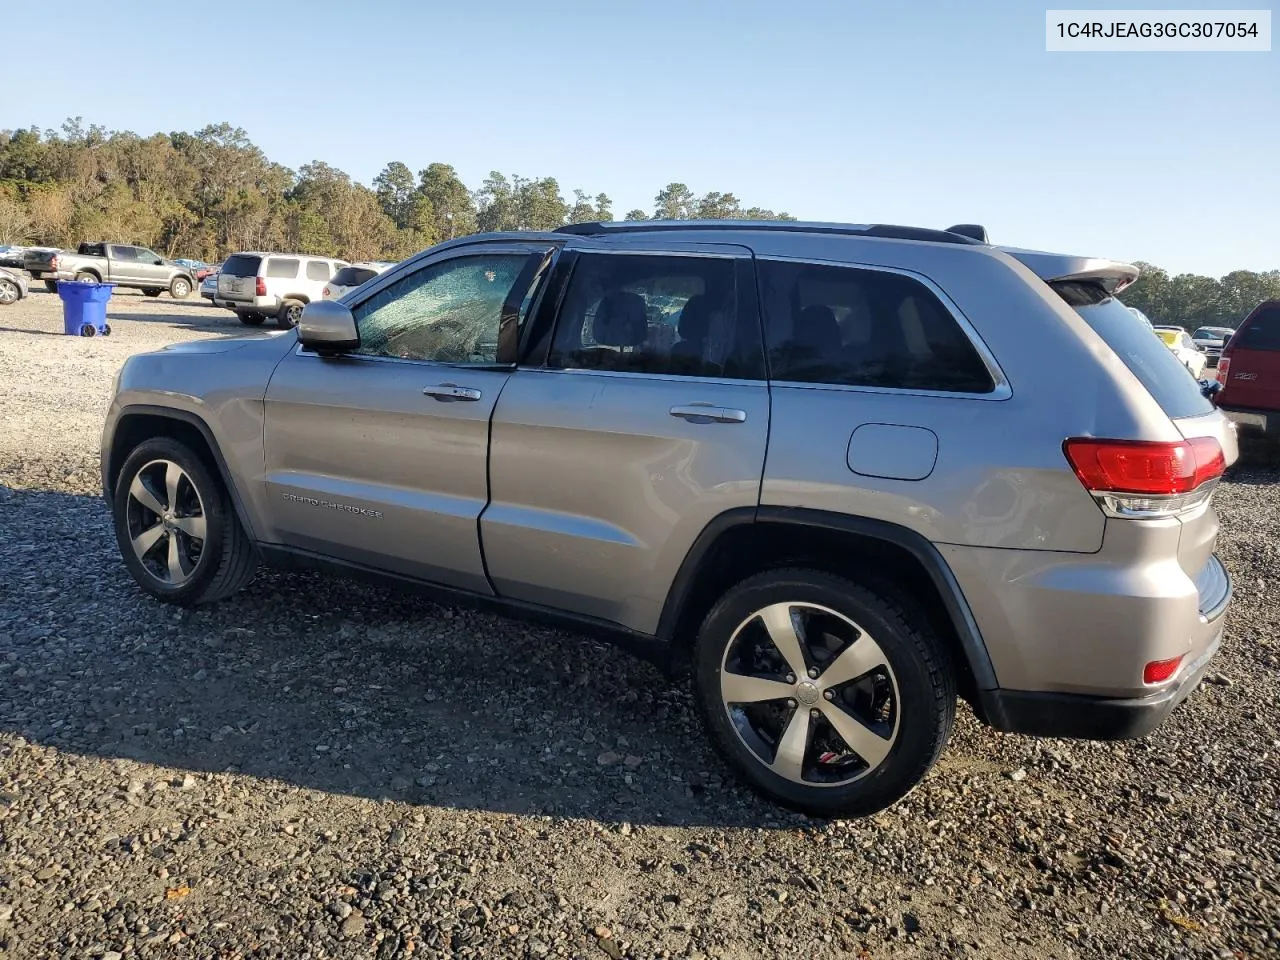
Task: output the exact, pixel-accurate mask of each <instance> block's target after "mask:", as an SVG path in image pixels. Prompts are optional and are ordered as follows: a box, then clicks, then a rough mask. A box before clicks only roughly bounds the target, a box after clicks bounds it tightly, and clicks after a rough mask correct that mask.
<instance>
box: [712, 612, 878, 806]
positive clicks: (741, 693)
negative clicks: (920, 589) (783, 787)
mask: <svg viewBox="0 0 1280 960" xmlns="http://www.w3.org/2000/svg"><path fill="white" fill-rule="evenodd" d="M720 695H721V701H722V703H723V707H724V710H725V712H726V713H727V715H728V717H729V721H730V723H731V724H732V726H733V728H734V731H735V732H736V733H737V735H738V737H739V739H740V740H741V741H742V743H743V744H744V745H745V746H746V747H747V749H748V750H749V751H750V752H751V753H752V754H753V755H754V756H755V758H756V759H757V760H758V761H759V762H760V763H762V764H763V765H764V766H766V767H768V768H769V769H770V770H772V771H773V772H774V773H776V774H778V775H779V776H781V777H785V778H786V779H788V780H791V781H793V782H795V783H799V784H803V785H805V786H811V787H835V786H843V785H845V784H848V783H851V782H853V781H855V780H858V779H861V778H862V777H865V776H866V775H867V774H869V773H871V772H872V771H873V770H875V769H876V768H877V767H879V766H880V764H881V763H883V762H884V759H885V757H887V756H888V754H889V751H890V750H891V749H892V748H893V745H894V743H895V741H896V740H897V736H898V728H899V722H900V717H899V708H898V704H899V696H898V682H897V678H896V677H895V676H894V672H893V668H892V666H891V665H890V663H889V660H888V658H887V657H886V656H885V654H884V651H883V650H882V649H881V648H880V645H879V644H877V643H876V641H875V639H874V638H873V637H872V636H871V635H870V634H869V633H868V632H867V631H866V630H863V629H862V628H861V627H859V626H858V625H857V624H856V623H854V622H853V621H852V620H850V619H849V618H848V617H846V616H844V615H843V614H840V613H838V612H836V611H835V610H832V609H830V608H828V607H824V606H820V605H818V604H813V603H775V604H771V605H770V606H767V607H765V608H763V609H761V610H757V611H756V612H755V613H753V614H751V616H749V617H747V618H746V619H745V620H744V621H742V623H741V624H739V625H738V628H737V629H736V630H735V631H734V632H733V636H732V638H731V639H730V641H729V643H728V644H727V645H726V647H725V652H724V657H723V659H722V661H721V670H720Z"/></svg>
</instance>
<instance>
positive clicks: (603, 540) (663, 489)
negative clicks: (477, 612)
mask: <svg viewBox="0 0 1280 960" xmlns="http://www.w3.org/2000/svg"><path fill="white" fill-rule="evenodd" d="M676 246H679V247H680V251H679V252H678V254H677V252H676V251H674V250H672V249H671V245H667V246H666V247H665V248H664V249H662V250H660V251H659V250H657V249H651V250H646V249H644V248H643V247H642V246H640V245H639V244H638V243H637V244H634V245H633V246H632V247H631V248H629V249H628V250H627V251H626V252H621V251H619V252H608V253H606V252H603V251H595V252H589V244H588V245H587V247H584V248H582V249H580V250H579V251H578V252H576V253H574V252H566V253H565V254H564V255H563V256H562V257H561V258H560V263H559V264H558V265H557V268H556V269H557V273H558V274H559V273H560V272H561V271H564V272H566V273H568V275H569V279H568V286H567V289H566V291H565V293H564V296H563V298H562V299H561V303H562V306H561V308H560V310H559V317H558V319H556V318H555V317H554V316H552V317H550V318H548V316H547V314H548V313H549V312H551V313H553V312H554V310H552V309H542V310H540V311H539V316H538V318H537V321H536V325H537V327H542V326H543V325H550V321H552V320H554V334H553V335H552V337H551V347H550V351H549V355H548V357H547V360H546V363H545V365H543V364H538V365H537V366H531V367H522V368H521V369H519V370H517V371H516V373H515V374H514V375H513V376H512V377H511V380H510V381H509V382H508V384H507V386H506V389H505V390H504V391H503V393H502V396H501V397H500V398H499V400H498V406H497V409H496V410H495V411H494V418H493V435H492V441H491V447H490V461H489V469H490V482H491V494H490V498H491V499H490V504H489V507H488V508H487V509H486V510H485V512H484V515H483V516H482V517H481V521H480V532H481V540H482V543H483V546H484V554H485V561H486V563H487V565H488V570H489V575H490V577H491V578H492V580H493V584H494V587H495V589H496V590H497V592H498V593H499V594H500V595H502V596H504V597H509V598H513V599H518V600H524V601H528V602H533V603H538V604H542V605H546V606H552V607H556V608H559V609H564V610H569V611H573V612H575V613H579V614H583V615H586V616H591V617H595V618H598V619H603V620H608V621H611V622H614V623H619V624H622V625H624V626H626V627H629V628H631V629H634V630H638V631H641V632H645V633H652V632H654V631H655V630H656V628H657V625H658V619H659V615H660V613H661V611H662V606H663V603H664V601H665V599H666V596H667V591H668V589H669V588H670V586H671V583H672V581H673V580H674V578H675V575H676V572H677V570H678V569H679V567H680V564H681V562H682V561H683V560H684V558H685V555H686V554H687V553H688V552H689V549H690V547H691V546H692V544H693V542H694V541H695V540H696V539H697V537H698V535H699V534H700V533H701V532H702V531H703V529H704V528H705V527H706V526H707V524H708V523H710V522H711V521H712V520H713V519H714V518H715V517H716V516H717V515H718V514H720V513H722V512H724V511H726V510H733V509H741V508H747V509H754V508H755V506H756V504H757V502H758V499H759V491H760V479H761V475H762V472H763V469H764V457H765V445H766V439H767V437H768V431H769V390H768V387H767V384H766V382H765V378H764V364H763V347H762V338H761V332H760V325H759V319H758V316H759V315H758V312H757V310H756V298H755V288H754V281H753V280H752V277H753V272H752V266H751V259H750V252H749V251H748V250H746V249H745V248H742V247H736V246H730V245H710V244H684V245H676ZM556 279H557V281H558V280H559V277H557V278H556ZM553 289H554V285H553V287H551V288H549V290H548V296H547V297H545V298H544V301H546V302H548V303H549V302H550V301H551V300H553V299H554V298H553V297H552V296H551V295H550V294H551V291H552V290H553ZM535 329H536V328H535Z"/></svg>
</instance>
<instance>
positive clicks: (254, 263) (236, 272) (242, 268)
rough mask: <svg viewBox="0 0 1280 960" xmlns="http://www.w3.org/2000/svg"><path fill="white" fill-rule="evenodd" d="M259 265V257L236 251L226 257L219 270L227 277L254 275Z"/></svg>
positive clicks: (256, 273)
mask: <svg viewBox="0 0 1280 960" xmlns="http://www.w3.org/2000/svg"><path fill="white" fill-rule="evenodd" d="M261 265H262V258H261V257H255V256H253V255H252V254H247V253H237V254H234V255H232V256H230V257H227V262H226V263H224V264H223V265H222V271H221V272H222V273H225V274H226V275H227V276H229V277H256V276H257V275H258V267H260V266H261Z"/></svg>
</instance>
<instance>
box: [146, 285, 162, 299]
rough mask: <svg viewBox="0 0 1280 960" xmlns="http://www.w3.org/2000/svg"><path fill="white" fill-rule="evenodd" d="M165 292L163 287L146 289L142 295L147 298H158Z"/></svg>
mask: <svg viewBox="0 0 1280 960" xmlns="http://www.w3.org/2000/svg"><path fill="white" fill-rule="evenodd" d="M163 292H164V290H163V289H162V288H161V287H146V288H144V289H143V291H142V294H143V296H147V297H158V296H160V294H161V293H163Z"/></svg>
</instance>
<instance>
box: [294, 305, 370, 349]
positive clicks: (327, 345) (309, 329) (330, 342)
mask: <svg viewBox="0 0 1280 960" xmlns="http://www.w3.org/2000/svg"><path fill="white" fill-rule="evenodd" d="M298 342H299V343H301V344H302V345H303V346H304V347H306V348H307V349H308V350H314V351H315V352H316V353H318V354H320V355H321V356H337V355H338V354H340V353H345V352H346V351H348V350H354V349H356V348H357V347H358V346H360V334H359V333H358V332H357V331H356V318H355V317H354V316H352V315H351V310H350V309H349V308H348V307H346V306H344V305H343V304H341V303H338V302H337V301H336V300H312V301H311V302H310V303H308V304H307V305H306V306H305V307H303V309H302V317H301V318H300V319H299V320H298Z"/></svg>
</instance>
